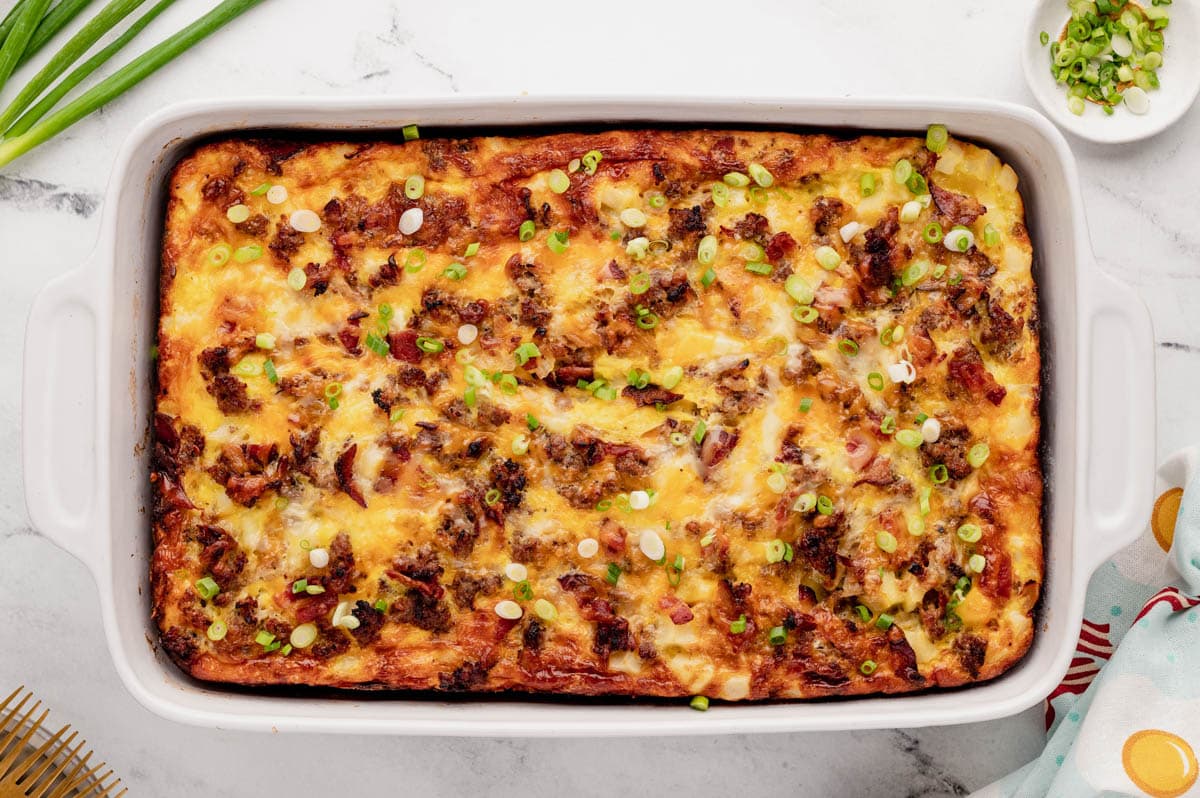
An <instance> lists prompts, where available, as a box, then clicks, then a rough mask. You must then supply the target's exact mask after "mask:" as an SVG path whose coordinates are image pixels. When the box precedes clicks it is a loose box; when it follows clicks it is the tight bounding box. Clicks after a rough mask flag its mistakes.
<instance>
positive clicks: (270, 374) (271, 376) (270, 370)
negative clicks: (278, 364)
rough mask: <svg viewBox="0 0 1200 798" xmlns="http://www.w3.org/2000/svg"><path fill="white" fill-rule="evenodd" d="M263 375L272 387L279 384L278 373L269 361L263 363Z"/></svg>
mask: <svg viewBox="0 0 1200 798" xmlns="http://www.w3.org/2000/svg"><path fill="white" fill-rule="evenodd" d="M263 374H266V375H267V380H269V381H270V383H271V384H272V385H274V384H275V383H277V382H279V372H277V371H275V364H274V363H272V362H271V361H270V360H264V361H263Z"/></svg>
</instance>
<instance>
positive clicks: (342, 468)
mask: <svg viewBox="0 0 1200 798" xmlns="http://www.w3.org/2000/svg"><path fill="white" fill-rule="evenodd" d="M357 454H358V444H357V443H352V444H350V445H349V446H347V447H346V451H344V452H342V453H341V454H340V455H339V456H338V459H337V463H336V464H335V465H334V472H335V473H336V474H337V480H338V487H340V488H341V489H342V492H343V493H345V494H346V495H347V496H349V497H350V498H351V499H354V501H356V502H358V503H359V505H361V506H363V507H366V506H367V500H366V499H364V498H363V495H362V491H361V490H359V488H358V485H356V484H354V457H355V455H357Z"/></svg>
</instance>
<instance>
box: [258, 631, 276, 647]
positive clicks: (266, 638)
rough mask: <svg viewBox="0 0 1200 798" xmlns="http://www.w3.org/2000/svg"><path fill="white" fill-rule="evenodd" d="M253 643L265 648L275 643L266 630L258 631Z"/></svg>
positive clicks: (273, 637)
mask: <svg viewBox="0 0 1200 798" xmlns="http://www.w3.org/2000/svg"><path fill="white" fill-rule="evenodd" d="M254 642H255V643H258V644H259V645H260V646H262V647H264V648H266V647H267V646H269V645H271V644H272V643H274V642H275V635H273V634H271V633H270V632H268V631H267V630H266V629H259V630H258V634H256V635H255V636H254Z"/></svg>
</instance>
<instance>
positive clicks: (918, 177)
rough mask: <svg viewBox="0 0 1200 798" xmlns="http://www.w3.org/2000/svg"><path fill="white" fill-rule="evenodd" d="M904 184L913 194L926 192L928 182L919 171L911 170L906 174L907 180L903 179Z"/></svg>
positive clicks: (927, 190) (927, 191)
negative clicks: (910, 172) (909, 173)
mask: <svg viewBox="0 0 1200 798" xmlns="http://www.w3.org/2000/svg"><path fill="white" fill-rule="evenodd" d="M904 185H906V186H908V190H909V191H911V192H912V193H914V194H921V195H923V194H928V193H929V183H927V182H926V181H925V176H924V175H923V174H921V173H920V172H913V173H912V174H911V175H909V176H908V180H906V181H904Z"/></svg>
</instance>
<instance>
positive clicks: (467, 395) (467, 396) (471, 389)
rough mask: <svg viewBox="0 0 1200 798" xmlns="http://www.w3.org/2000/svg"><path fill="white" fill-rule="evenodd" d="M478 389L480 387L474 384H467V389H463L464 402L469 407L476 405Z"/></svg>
mask: <svg viewBox="0 0 1200 798" xmlns="http://www.w3.org/2000/svg"><path fill="white" fill-rule="evenodd" d="M478 390H479V389H478V388H476V387H475V386H474V385H468V386H467V389H466V390H465V391H463V403H464V404H465V405H466V406H467V407H474V406H475V401H476V392H477V391H478Z"/></svg>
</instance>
